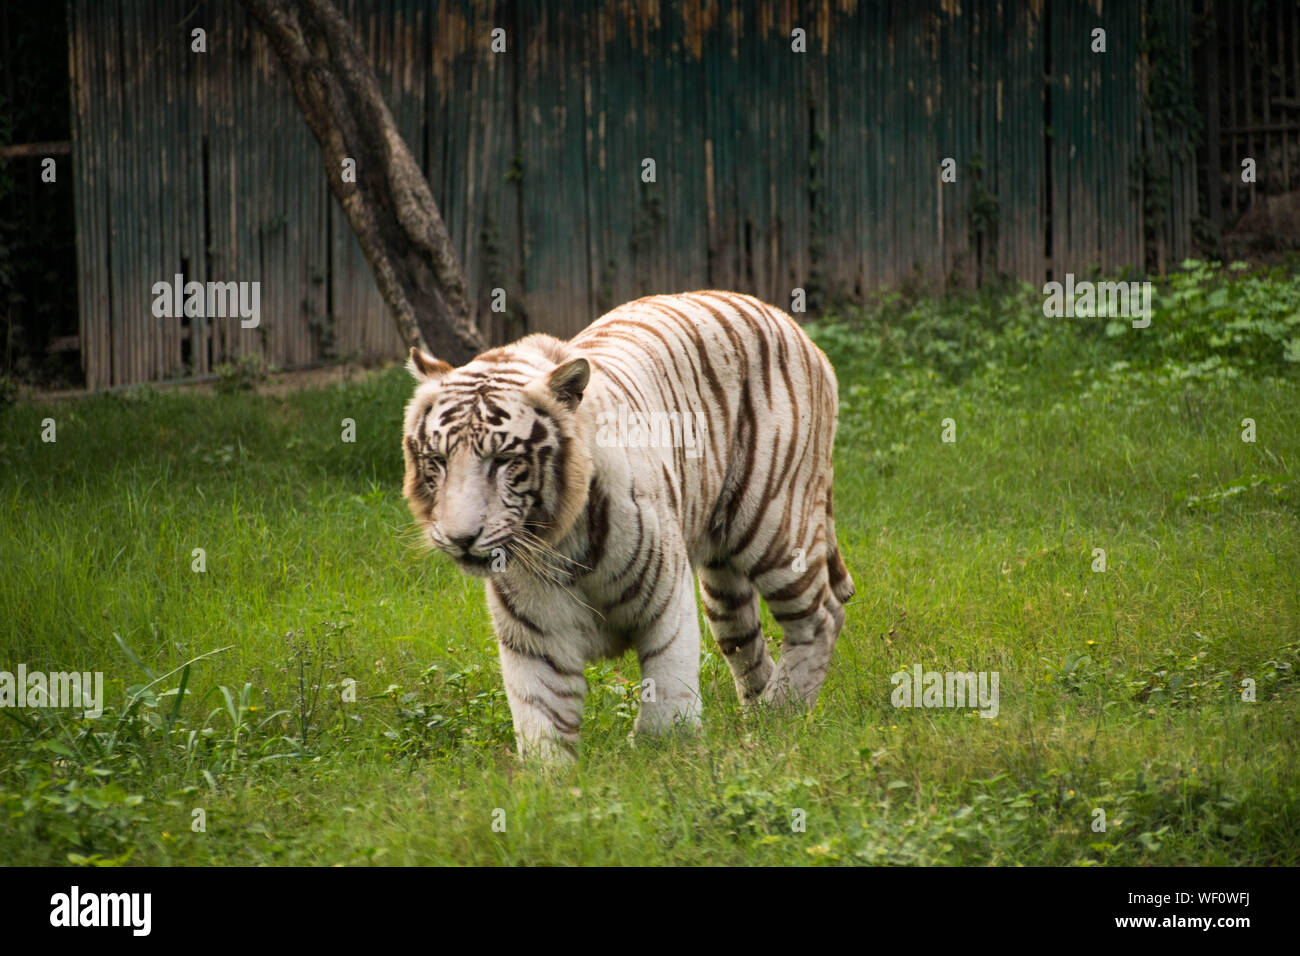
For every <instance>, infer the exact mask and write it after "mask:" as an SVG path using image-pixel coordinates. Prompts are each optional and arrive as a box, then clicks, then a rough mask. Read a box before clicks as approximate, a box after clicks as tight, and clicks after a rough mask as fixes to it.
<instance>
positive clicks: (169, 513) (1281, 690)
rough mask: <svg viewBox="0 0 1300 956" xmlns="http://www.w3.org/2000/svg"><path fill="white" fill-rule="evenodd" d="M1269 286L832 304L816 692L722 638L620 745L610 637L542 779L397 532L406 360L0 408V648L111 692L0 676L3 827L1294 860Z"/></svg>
mask: <svg viewBox="0 0 1300 956" xmlns="http://www.w3.org/2000/svg"><path fill="white" fill-rule="evenodd" d="M1198 270H1199V272H1198ZM1224 290H1226V291H1224ZM1278 303H1281V306H1280V308H1279V307H1278ZM1297 303H1300V282H1297V280H1296V278H1295V276H1294V275H1291V276H1277V275H1275V276H1270V277H1257V276H1256V277H1245V278H1238V279H1235V280H1232V281H1229V280H1227V279H1225V278H1224V277H1222V276H1220V275H1219V274H1218V273H1217V272H1214V271H1213V270H1208V269H1207V268H1206V267H1201V266H1194V267H1192V268H1191V269H1190V271H1189V273H1188V274H1187V276H1184V277H1180V278H1176V279H1175V280H1174V282H1173V283H1171V284H1170V285H1169V286H1168V287H1166V288H1165V289H1163V290H1162V296H1161V305H1162V306H1163V307H1164V311H1162V312H1157V315H1156V319H1155V321H1154V322H1153V325H1152V328H1151V329H1148V330H1141V331H1139V330H1126V329H1125V328H1124V327H1123V325H1122V324H1119V325H1118V326H1117V324H1115V323H1112V324H1111V325H1110V328H1109V330H1107V323H1106V322H1105V320H1092V319H1074V320H1047V319H1044V318H1043V317H1042V316H1041V312H1040V311H1039V308H1040V305H1041V297H1038V296H1035V295H1033V294H1029V293H1026V292H1024V291H1019V292H1017V291H1012V292H1010V293H1008V294H1005V295H998V296H995V295H991V294H990V295H983V296H979V297H975V298H965V299H955V300H950V301H947V302H924V301H923V302H919V303H909V302H903V301H901V300H900V299H898V298H897V297H891V298H888V299H886V300H884V301H883V302H881V303H878V304H877V305H876V306H875V307H873V308H872V309H869V310H866V311H862V310H855V311H841V312H837V313H834V314H832V315H828V316H823V317H822V319H821V321H819V323H817V325H816V326H815V327H814V328H813V332H814V334H815V335H816V337H817V338H818V339H819V341H821V342H822V344H823V345H824V347H826V349H827V350H828V353H829V354H830V355H831V358H832V359H833V360H834V361H835V362H836V365H837V369H838V370H839V375H840V387H841V395H842V405H843V409H842V414H841V433H840V441H839V447H838V453H837V482H836V494H835V498H836V514H837V521H838V529H839V535H840V539H841V542H842V546H843V549H844V553H845V558H846V561H847V563H848V565H849V567H850V568H851V570H852V571H853V574H854V577H855V579H856V581H857V584H858V592H859V594H858V598H857V599H856V600H855V601H854V602H853V604H852V605H851V606H850V607H849V609H848V621H847V623H846V625H845V628H844V632H843V634H842V635H841V637H840V642H839V646H838V648H837V651H836V656H835V659H834V663H833V666H832V670H831V674H830V677H829V679H828V680H827V682H826V685H825V688H824V690H823V692H822V696H821V700H820V702H819V704H818V707H817V708H816V710H815V712H814V713H812V714H811V715H808V716H807V717H789V716H784V717H783V716H779V715H772V714H759V715H756V716H753V717H749V718H743V717H742V716H741V715H740V713H739V712H738V708H737V702H736V696H735V691H734V689H733V687H732V685H731V681H730V676H729V674H728V672H727V670H726V667H725V665H723V664H722V663H721V662H720V661H719V660H718V655H717V653H716V649H714V648H712V646H711V645H708V646H706V653H705V656H704V662H703V680H702V686H703V694H704V713H705V728H704V730H703V731H702V732H701V733H700V734H699V735H698V736H694V737H690V736H687V737H676V738H672V739H669V740H666V741H646V740H639V741H637V742H636V743H635V744H634V743H633V742H631V741H630V740H629V737H628V734H629V731H630V729H631V724H632V719H633V717H634V716H635V681H636V678H637V672H636V664H635V661H634V660H633V659H631V658H630V657H629V658H628V659H625V660H622V661H617V662H608V663H605V664H601V665H596V666H592V667H591V668H589V678H590V684H591V693H590V696H589V698H588V703H587V713H586V719H585V724H584V730H583V749H582V754H581V758H580V761H579V763H578V764H577V765H576V766H575V767H571V768H565V769H560V770H550V771H547V770H542V769H539V768H535V767H525V766H520V765H518V764H517V763H516V762H515V761H514V759H513V757H512V754H511V751H512V749H513V741H512V740H511V732H510V720H509V712H508V708H507V707H506V703H505V698H504V693H503V692H502V690H501V684H500V677H499V673H498V669H497V663H496V655H495V649H494V645H493V641H492V633H491V625H490V622H489V620H488V615H487V612H486V609H485V607H484V605H483V598H482V593H481V591H482V585H481V583H480V582H478V581H476V580H470V579H467V578H464V577H462V576H461V575H460V574H459V573H458V572H457V571H456V570H455V569H454V568H453V567H451V566H449V565H448V564H446V563H444V562H443V561H442V560H440V559H435V558H433V557H430V556H428V555H427V554H425V553H423V552H422V551H421V550H420V549H419V548H418V547H417V545H416V543H415V536H414V535H413V533H412V531H411V527H410V520H409V515H408V513H407V511H406V508H405V506H404V504H403V503H402V501H401V499H400V492H399V484H400V472H401V453H400V444H399V441H400V431H399V429H400V420H401V419H400V414H401V408H402V405H403V403H404V401H405V399H406V398H407V396H408V395H409V392H410V384H409V381H408V379H407V377H406V376H405V374H404V372H402V371H401V370H400V369H390V370H387V371H384V372H382V373H379V374H377V375H375V376H373V377H371V378H369V379H367V380H365V381H362V382H359V383H355V384H351V385H347V386H341V387H336V388H331V389H322V390H314V391H302V392H296V393H291V394H289V395H288V396H287V397H284V398H272V397H266V396H259V395H256V394H251V393H240V394H234V395H227V396H213V395H200V394H175V393H170V394H158V393H155V392H152V391H150V390H148V389H144V390H139V391H135V392H130V393H126V394H124V395H122V396H121V397H98V398H92V399H87V400H83V401H77V402H72V403H64V404H54V405H18V406H14V407H10V408H8V409H5V410H3V411H0V520H2V521H3V527H4V531H3V535H0V567H2V568H3V572H2V573H0V670H9V671H14V670H16V668H17V665H18V664H19V663H20V662H21V663H25V664H26V665H27V668H28V669H29V670H44V671H66V670H72V669H77V670H92V671H93V670H99V671H103V673H104V677H105V682H106V695H105V696H106V703H107V709H106V712H105V714H104V715H103V716H102V717H100V718H98V719H97V720H85V719H76V718H74V717H73V716H72V715H71V714H70V713H69V712H66V711H49V710H47V711H34V710H27V711H16V710H14V709H3V710H0V811H2V812H0V856H2V857H3V858H4V859H6V860H7V861H9V862H11V863H32V864H39V863H65V862H67V861H69V860H71V861H74V862H88V863H97V864H106V863H121V862H129V863H130V864H133V865H135V864H181V865H197V864H211V863H222V864H264V863H273V864H275V863H280V864H336V863H343V864H358V863H367V862H376V863H385V864H416V863H418V864H429V863H472V864H494V863H530V864H547V863H553V864H565V863H604V864H622V863H628V864H654V863H687V864H689V863H708V864H741V863H745V864H792V863H793V864H799V863H809V864H811V863H836V862H839V863H856V862H864V863H904V864H908V863H918V864H976V865H979V864H1070V865H1094V864H1197V865H1201V864H1289V865H1295V864H1297V863H1300V779H1298V774H1297V771H1298V770H1300V755H1298V754H1297V737H1296V733H1295V730H1296V727H1297V723H1298V718H1300V681H1297V666H1298V665H1300V589H1298V588H1297V586H1296V582H1297V577H1298V574H1297V572H1298V571H1300V506H1298V505H1297V484H1296V477H1297V475H1296V469H1297V462H1298V461H1300V420H1297V409H1298V408H1300V385H1298V383H1297V375H1296V371H1295V370H1296V366H1295V365H1294V364H1293V361H1294V360H1290V361H1288V359H1289V358H1290V356H1291V354H1292V353H1295V354H1296V355H1300V350H1297V349H1296V340H1295V337H1294V333H1296V329H1297V324H1300V310H1298V306H1297ZM1252 310H1254V311H1252ZM1243 316H1246V317H1247V318H1248V319H1249V321H1247V322H1245V324H1242V325H1241V328H1239V329H1237V330H1236V333H1240V334H1237V335H1236V337H1235V338H1234V334H1235V333H1234V331H1233V330H1232V329H1231V328H1230V327H1231V325H1232V324H1233V323H1238V324H1241V321H1242V317H1243ZM1268 323H1273V324H1272V325H1269V324H1268ZM1247 417H1249V418H1253V419H1254V420H1255V422H1256V429H1257V441H1256V442H1254V443H1246V442H1243V441H1242V440H1241V431H1242V426H1241V420H1242V419H1243V418H1247ZM45 418H53V419H55V421H56V424H57V442H55V443H52V444H49V443H43V442H42V441H41V438H40V434H41V422H42V420H43V419H45ZM344 418H352V419H354V420H355V422H356V439H357V440H356V442H355V443H353V444H347V443H344V442H342V441H341V440H340V434H341V431H342V426H341V420H342V419H344ZM945 418H952V419H953V420H954V422H955V425H956V437H957V440H956V442H954V443H945V442H943V441H941V440H940V439H941V431H942V425H941V422H942V421H943V419H945ZM195 548H202V549H204V551H205V552H206V571H205V572H203V573H196V572H195V571H193V570H192V569H191V566H192V562H193V561H194V558H193V556H192V552H193V549H195ZM1099 548H1100V549H1104V550H1105V553H1106V570H1105V572H1103V573H1099V572H1094V571H1093V570H1092V568H1093V562H1094V549H1099ZM701 624H702V627H703V626H704V622H703V618H701ZM766 629H767V632H768V634H769V635H774V634H777V633H779V632H778V631H777V630H776V628H775V627H774V626H773V625H772V622H771V620H770V618H769V619H767V627H766ZM226 647H228V649H227V650H224V651H221V652H220V653H216V654H213V655H211V656H209V657H207V658H205V659H203V660H199V661H195V662H193V663H191V664H189V666H188V667H186V666H184V665H186V662H189V661H192V660H193V659H194V658H197V657H199V656H200V655H203V654H206V653H208V652H212V651H214V650H217V649H219V648H226ZM914 664H921V665H922V666H923V667H924V668H925V669H927V670H930V669H933V670H940V671H950V670H955V671H970V670H974V671H997V672H998V673H999V675H1000V691H1001V694H1000V712H999V714H998V716H997V718H996V719H981V718H979V717H978V716H976V715H975V713H974V712H972V711H968V710H940V709H895V708H894V707H892V706H891V704H890V693H891V690H892V685H891V682H890V675H891V674H893V673H894V672H895V671H898V670H910V668H911V667H912V666H913V665H914ZM171 671H175V673H172V674H170V676H166V677H163V675H165V674H167V673H168V672H171ZM160 677H161V678H163V679H161V680H158V681H157V683H155V684H154V685H153V686H152V687H148V688H145V687H144V686H143V685H146V684H149V683H150V682H151V681H153V680H154V679H155V678H160ZM1243 679H1250V680H1252V681H1254V682H1255V700H1254V701H1253V702H1248V701H1244V700H1243V699H1242V681H1243ZM349 680H351V681H355V693H354V694H348V696H350V697H351V696H354V697H355V701H351V700H347V701H345V700H344V699H343V698H344V695H345V693H346V692H347V691H348V688H349V687H350V686H352V685H350V684H348V683H347V681H349ZM182 681H184V694H183V697H180V698H178V694H177V691H178V689H179V688H180V686H181V684H182ZM223 688H224V690H223ZM5 718H12V719H5ZM196 809H197V810H202V811H203V815H204V818H205V821H204V822H205V828H204V829H203V830H202V831H197V832H196V830H195V829H194V820H195V812H194V811H195V810H196ZM1096 810H1104V811H1105V815H1106V823H1107V826H1106V829H1105V831H1094V829H1093V828H1092V825H1093V822H1094V820H1095V819H1096V814H1095V811H1096ZM800 811H802V812H800ZM801 817H802V818H803V819H804V827H803V829H802V830H801V829H799V828H797V827H794V826H792V822H794V821H796V820H798V819H799V818H801ZM501 821H503V822H504V829H503V830H502V829H500V822H501ZM494 822H496V823H497V828H496V829H494Z"/></svg>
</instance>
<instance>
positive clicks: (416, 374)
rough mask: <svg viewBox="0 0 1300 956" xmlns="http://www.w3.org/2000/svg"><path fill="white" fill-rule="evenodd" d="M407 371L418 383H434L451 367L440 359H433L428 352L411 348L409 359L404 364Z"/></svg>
mask: <svg viewBox="0 0 1300 956" xmlns="http://www.w3.org/2000/svg"><path fill="white" fill-rule="evenodd" d="M406 368H407V371H409V372H410V373H411V376H412V377H413V378H414V379H415V380H416V381H417V382H419V383H421V384H423V383H425V382H436V381H437V380H438V379H440V378H442V377H443V376H444V375H446V374H447V373H448V372H450V371H451V366H450V365H448V364H447V363H446V362H443V361H441V360H440V359H436V358H434V357H433V356H432V355H430V354H429V353H428V352H423V351H421V350H420V349H418V348H416V347H415V346H414V345H412V346H411V357H410V359H409V360H408V361H407V363H406Z"/></svg>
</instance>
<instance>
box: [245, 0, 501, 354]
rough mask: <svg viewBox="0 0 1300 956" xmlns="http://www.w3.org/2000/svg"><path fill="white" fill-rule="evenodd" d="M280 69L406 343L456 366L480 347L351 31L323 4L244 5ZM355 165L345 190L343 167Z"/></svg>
mask: <svg viewBox="0 0 1300 956" xmlns="http://www.w3.org/2000/svg"><path fill="white" fill-rule="evenodd" d="M242 2H243V4H244V6H245V7H246V8H247V9H248V11H249V12H250V13H251V14H252V15H253V17H254V18H255V19H256V20H257V22H258V23H259V24H261V27H262V31H263V32H264V33H265V34H266V37H267V39H268V40H270V42H271V46H272V47H273V48H274V50H275V52H276V54H277V55H278V56H279V58H280V62H281V63H283V64H284V68H285V72H286V73H287V74H288V77H289V82H290V84H291V85H292V86H293V93H294V96H295V97H297V100H298V105H299V107H301V109H302V112H303V115H304V116H305V117H306V118H307V123H308V125H309V126H310V127H311V129H312V132H313V133H315V134H316V139H317V140H319V141H320V146H321V153H322V154H323V157H324V160H325V172H326V175H327V177H328V179H329V184H330V189H331V190H332V191H333V193H334V195H335V196H336V197H337V198H338V201H339V203H340V204H342V206H343V211H344V212H345V213H346V214H347V217H348V222H349V223H351V225H352V231H353V232H355V233H356V236H357V239H358V240H359V241H360V243H361V248H362V250H363V251H364V252H365V255H366V260H367V261H368V262H369V263H370V268H371V271H372V272H373V273H374V275H375V281H376V283H377V284H378V286H379V291H380V293H381V294H382V295H383V297H384V301H385V302H387V303H388V307H389V309H390V310H391V311H392V313H393V318H394V320H396V322H397V329H398V332H399V333H401V336H402V338H403V340H405V341H406V343H407V344H408V345H417V346H420V347H421V348H424V349H427V350H431V351H432V352H433V354H434V355H436V356H437V357H438V358H440V359H443V360H445V361H448V362H450V363H452V364H453V365H459V364H462V363H463V362H465V361H468V360H469V359H471V358H473V357H474V356H475V355H477V354H478V353H479V352H481V351H483V350H484V348H486V343H485V342H484V340H483V336H482V334H481V333H480V332H479V330H478V326H477V325H476V324H475V322H474V314H473V309H472V307H471V303H470V299H469V293H468V283H467V282H466V281H465V275H464V273H463V272H462V271H461V268H460V263H459V261H458V260H457V258H456V251H455V249H453V248H452V245H451V237H450V236H448V234H447V227H446V226H444V225H443V222H442V217H441V216H440V215H439V213H438V205H437V203H435V202H434V200H433V193H432V192H431V191H430V190H429V184H428V183H427V182H425V180H424V176H423V175H422V174H421V172H420V167H419V166H418V165H417V164H416V162H415V159H414V158H413V157H412V156H411V152H410V150H409V149H407V147H406V143H404V142H403V141H402V137H401V135H400V134H399V133H398V131H397V126H396V124H395V123H394V122H393V114H392V113H391V112H389V109H388V106H387V104H386V103H384V98H383V96H381V95H380V92H379V81H378V80H377V79H376V78H375V72H374V70H373V69H372V68H371V66H370V63H369V62H368V61H367V60H366V56H365V53H364V51H363V50H362V49H361V44H360V43H359V42H358V41H357V37H356V34H355V33H354V32H353V30H352V27H351V25H350V24H349V23H348V22H347V20H345V19H344V18H343V16H342V15H341V14H340V13H339V12H338V10H336V9H335V8H334V6H333V5H332V4H331V3H330V2H329V0H242ZM345 159H352V160H355V161H356V182H355V183H352V182H344V180H343V168H344V167H343V161H344V160H345Z"/></svg>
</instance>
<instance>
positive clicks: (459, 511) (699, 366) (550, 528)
mask: <svg viewBox="0 0 1300 956" xmlns="http://www.w3.org/2000/svg"><path fill="white" fill-rule="evenodd" d="M409 367H410V369H411V372H412V374H413V375H414V376H415V378H416V380H417V382H418V383H419V384H418V385H417V387H416V390H415V395H414V397H413V398H412V399H411V401H410V403H409V405H408V406H407V408H406V421H405V434H404V443H403V444H404V454H405V458H406V478H405V486H404V494H405V496H406V498H407V501H408V503H409V504H410V507H411V511H412V513H413V514H414V515H415V518H416V520H417V521H418V522H419V523H420V524H421V525H422V527H423V531H424V533H425V534H426V535H427V538H428V541H429V542H430V543H431V544H432V545H433V546H435V547H436V548H438V549H439V550H441V551H443V552H445V553H446V554H448V555H450V556H451V557H452V558H453V559H454V560H455V562H456V563H457V564H458V565H459V566H460V567H461V569H462V570H464V571H465V572H467V573H469V574H473V575H477V576H482V577H486V578H487V579H488V582H487V601H488V607H489V608H490V610H491V613H492V618H493V622H494V624H495V630H496V637H497V643H498V646H499V651H500V658H501V672H502V676H503V677H504V679H505V687H506V694H507V697H508V699H509V702H510V710H511V714H512V716H513V720H514V729H515V738H516V744H517V746H518V749H519V752H520V753H521V755H526V756H527V755H537V756H540V757H543V758H552V757H556V756H565V755H572V754H574V753H576V748H577V740H578V730H579V724H580V722H581V718H582V705H583V698H584V695H585V693H586V682H585V680H584V678H583V666H584V665H585V664H586V663H587V662H589V661H592V660H597V659H600V658H604V657H616V656H619V655H622V654H623V653H624V652H625V651H626V650H627V649H628V648H635V650H636V652H637V656H638V657H639V659H640V662H641V673H642V679H643V686H644V687H645V688H646V691H645V693H644V694H643V697H644V699H643V701H642V703H641V707H640V711H639V713H638V716H637V719H636V724H635V729H636V731H637V732H647V731H649V732H658V731H663V730H666V729H669V728H671V727H673V726H675V725H677V724H681V723H684V724H687V725H693V724H697V723H698V722H699V719H700V697H699V687H698V685H699V654H700V634H699V625H698V618H697V617H696V612H695V588H694V580H693V575H692V569H693V570H694V573H695V574H698V576H699V580H700V585H701V589H702V591H703V598H704V608H705V611H706V613H707V616H708V619H709V622H710V625H711V628H712V630H713V635H714V638H715V639H716V641H717V643H718V646H719V647H720V649H721V650H722V653H723V654H724V655H725V659H726V661H727V663H728V664H729V665H730V667H731V672H732V675H733V677H734V679H735V682H736V690H737V692H738V694H739V696H740V699H741V701H742V702H744V703H745V704H747V705H748V704H752V703H754V702H756V701H765V702H771V703H774V704H781V703H787V702H789V703H802V704H805V705H809V706H811V705H812V704H813V703H814V702H815V701H816V699H817V694H818V691H819V690H820V688H821V685H822V682H823V681H824V680H825V678H826V672H827V669H828V667H829V663H830V657H831V652H832V650H833V649H834V646H835V641H836V638H837V637H838V636H839V632H840V628H841V627H842V626H843V623H844V608H843V604H844V602H846V601H848V600H849V598H850V597H851V596H852V595H853V593H854V588H853V581H852V579H851V578H850V576H849V573H848V570H847V569H846V568H845V566H844V562H843V561H842V560H841V558H840V554H839V546H838V543H837V541H836V538H835V522H834V518H833V514H832V506H831V478H832V476H831V450H832V444H833V441H834V437H835V418H836V413H837V408H838V404H837V398H836V381H835V372H834V370H833V369H832V368H831V364H830V362H829V361H828V360H827V358H826V356H825V355H824V354H823V353H822V351H821V350H820V349H819V348H817V346H816V345H814V344H813V343H812V341H811V340H810V339H809V338H808V336H807V335H805V334H804V332H803V330H802V329H800V328H799V326H798V324H797V323H796V322H795V321H794V320H793V319H791V318H790V316H788V315H786V314H785V313H784V312H782V311H781V310H779V309H775V308H773V307H771V306H768V305H765V304H763V303H762V302H760V301H758V300H757V299H754V298H752V297H750V296H746V295H738V294H733V293H727V292H716V291H709V292H694V293H690V294H684V295H659V296H650V297H648V298H643V299H638V300H636V301H635V302H629V303H627V304H626V305H622V306H620V307H618V308H617V309H614V310H613V311H612V312H610V313H608V314H607V315H605V316H603V317H602V318H600V319H598V320H596V321H595V322H594V323H592V324H591V325H590V326H589V327H588V328H586V329H585V330H584V331H583V332H581V333H580V334H579V335H577V336H576V337H575V338H573V339H572V340H570V341H568V342H564V341H561V340H559V339H556V338H553V337H552V336H549V335H542V334H535V335H529V336H527V337H525V338H523V339H520V340H519V341H518V342H515V343H514V344H512V345H508V346H504V347H502V348H495V349H492V350H490V351H487V352H484V353H483V354H482V355H480V356H478V357H477V358H476V359H474V360H473V361H472V362H470V363H468V364H466V365H464V366H462V367H460V368H455V369H454V368H452V367H451V366H450V365H448V364H447V363H445V362H441V361H438V360H436V359H434V358H432V357H430V356H428V355H426V354H424V353H423V352H420V351H419V350H417V349H412V350H411V360H410V363H409ZM760 594H761V595H762V597H763V599H764V600H765V601H766V602H767V605H768V608H769V609H770V610H771V612H772V614H773V616H774V617H775V618H776V620H777V621H778V622H779V623H780V624H781V627H782V629H783V631H784V644H783V650H782V653H781V658H780V661H779V662H778V663H776V664H775V665H774V664H773V661H772V657H771V654H770V653H769V651H768V646H767V641H766V639H765V638H764V636H763V633H762V630H761V628H760V625H759V604H758V600H759V595H760Z"/></svg>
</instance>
